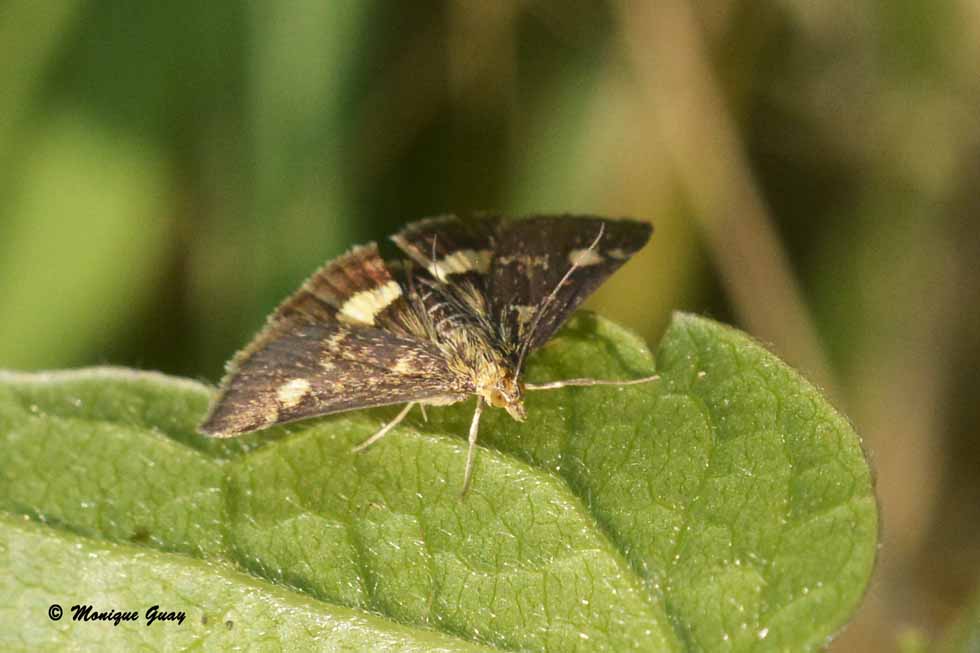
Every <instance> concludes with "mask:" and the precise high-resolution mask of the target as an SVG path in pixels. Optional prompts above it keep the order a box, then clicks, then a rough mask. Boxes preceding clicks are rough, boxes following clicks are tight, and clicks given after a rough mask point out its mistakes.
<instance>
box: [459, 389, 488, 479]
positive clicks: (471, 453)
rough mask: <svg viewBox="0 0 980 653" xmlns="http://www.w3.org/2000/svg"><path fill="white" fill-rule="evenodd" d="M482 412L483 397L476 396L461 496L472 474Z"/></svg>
mask: <svg viewBox="0 0 980 653" xmlns="http://www.w3.org/2000/svg"><path fill="white" fill-rule="evenodd" d="M482 412H483V397H480V396H477V398H476V410H474V411H473V421H472V422H471V423H470V438H469V442H470V446H469V449H467V450H466V470H465V471H464V472H463V491H462V493H461V495H462V496H466V492H467V490H469V489H470V477H471V476H472V474H473V459H474V457H475V456H476V436H477V433H479V431H480V414H481V413H482Z"/></svg>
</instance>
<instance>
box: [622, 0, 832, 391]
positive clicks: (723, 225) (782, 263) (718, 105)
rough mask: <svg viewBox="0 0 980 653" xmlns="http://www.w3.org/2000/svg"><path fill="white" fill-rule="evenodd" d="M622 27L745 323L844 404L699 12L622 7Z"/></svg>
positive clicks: (671, 2) (672, 4)
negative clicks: (717, 75) (712, 62)
mask: <svg viewBox="0 0 980 653" xmlns="http://www.w3.org/2000/svg"><path fill="white" fill-rule="evenodd" d="M618 6H619V17H620V24H621V29H622V32H623V37H624V38H625V41H626V52H627V55H628V56H629V57H630V62H631V64H632V65H633V67H634V69H635V71H636V74H637V77H638V81H639V84H641V85H642V87H643V89H642V94H643V97H644V98H645V100H646V102H647V104H648V107H649V113H650V116H651V117H652V119H653V120H655V121H656V122H657V124H658V125H659V127H660V134H661V138H662V143H663V146H664V150H665V154H666V155H667V156H668V157H669V158H670V160H671V162H672V164H673V166H674V168H675V170H676V174H677V176H678V180H679V182H680V184H681V185H682V187H683V189H684V191H685V193H686V198H687V200H688V201H689V202H690V204H691V206H692V207H693V208H694V216H695V218H696V220H697V221H698V223H699V225H700V227H701V231H702V233H703V234H704V238H705V240H706V241H707V243H708V246H709V248H710V251H711V254H712V257H713V260H714V261H715V264H716V265H717V267H718V270H719V273H720V276H721V279H722V281H723V283H724V284H725V287H726V289H727V291H728V293H729V295H730V297H731V301H732V304H733V306H734V309H735V311H736V312H737V314H738V316H739V318H740V320H741V321H742V323H743V324H744V325H745V327H746V328H747V330H748V331H750V332H751V333H752V334H753V335H755V336H756V337H757V338H760V339H761V340H763V341H764V342H770V343H772V344H773V346H774V347H775V349H776V351H777V352H778V353H779V354H780V356H782V357H784V358H785V359H786V360H788V361H789V362H791V363H792V364H794V365H796V366H798V367H799V368H800V369H801V370H803V372H804V373H805V374H806V375H807V376H808V377H809V378H810V379H811V380H812V381H813V382H814V383H816V384H817V385H818V386H820V387H821V388H823V390H824V392H826V393H827V394H828V395H829V396H830V398H831V400H832V401H833V402H834V403H836V404H837V405H838V406H840V405H841V402H842V397H841V394H840V392H839V391H838V388H837V383H836V382H835V380H834V375H833V373H832V372H831V369H830V366H829V364H828V362H827V358H826V356H825V354H824V351H823V348H822V346H821V344H820V341H819V339H818V337H817V333H816V330H815V329H814V326H813V323H812V320H811V319H810V315H809V313H808V310H807V308H806V306H805V305H804V303H803V300H802V298H801V296H800V291H799V288H798V286H797V283H796V281H795V279H794V275H793V272H792V270H791V268H790V266H789V263H788V261H787V258H786V255H785V253H784V252H783V249H782V246H781V245H780V242H779V238H778V237H777V235H776V233H775V230H774V229H773V227H772V220H771V217H770V215H769V210H768V209H767V207H766V205H765V202H764V200H763V198H762V194H761V192H760V190H759V186H758V184H757V183H756V181H755V179H754V177H753V174H752V171H751V169H750V166H749V163H748V160H747V157H746V155H745V152H744V147H743V145H742V143H741V142H740V139H739V136H738V130H737V129H736V126H735V123H734V120H733V118H732V116H731V115H730V113H729V111H728V109H727V107H726V102H725V98H724V97H723V94H722V91H721V89H720V88H719V86H718V83H717V81H716V80H715V77H714V74H713V72H712V70H711V67H710V64H709V61H708V55H707V52H706V47H705V43H704V39H703V37H702V34H701V28H700V26H699V25H698V23H697V20H696V18H695V16H694V15H693V9H692V7H691V5H690V4H689V3H687V2H683V1H681V0H662V1H660V2H649V3H647V2H621V3H620V4H619V5H618Z"/></svg>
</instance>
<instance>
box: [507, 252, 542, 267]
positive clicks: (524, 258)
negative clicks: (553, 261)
mask: <svg viewBox="0 0 980 653" xmlns="http://www.w3.org/2000/svg"><path fill="white" fill-rule="evenodd" d="M511 263H517V264H518V265H522V266H524V267H525V268H528V269H533V268H541V269H542V270H547V269H548V257H547V256H545V255H543V254H540V255H537V256H534V255H531V254H511V255H509V256H498V257H497V264H498V265H510V264H511Z"/></svg>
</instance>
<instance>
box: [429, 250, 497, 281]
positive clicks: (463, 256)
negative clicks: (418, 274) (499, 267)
mask: <svg viewBox="0 0 980 653" xmlns="http://www.w3.org/2000/svg"><path fill="white" fill-rule="evenodd" d="M492 255H493V253H492V252H491V251H490V250H489V249H481V250H479V251H477V250H475V249H461V250H459V251H456V252H453V253H452V254H449V255H448V256H445V257H444V258H442V259H440V260H438V261H433V262H432V263H430V264H429V265H428V270H429V274H431V275H432V276H434V277H435V278H436V279H438V280H439V281H443V282H444V281H446V278H447V277H448V276H449V275H451V274H463V273H464V272H471V271H476V272H479V273H481V274H486V273H487V272H489V271H490V257H491V256H492Z"/></svg>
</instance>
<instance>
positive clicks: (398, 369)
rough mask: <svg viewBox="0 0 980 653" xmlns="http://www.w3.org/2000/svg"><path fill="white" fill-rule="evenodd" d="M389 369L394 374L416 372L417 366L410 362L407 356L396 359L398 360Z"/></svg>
mask: <svg viewBox="0 0 980 653" xmlns="http://www.w3.org/2000/svg"><path fill="white" fill-rule="evenodd" d="M391 371H392V372H395V373H396V374H416V373H418V372H419V370H418V368H417V367H416V366H415V365H413V364H412V360H411V359H409V358H400V359H398V362H397V363H395V366H394V367H392V368H391Z"/></svg>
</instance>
